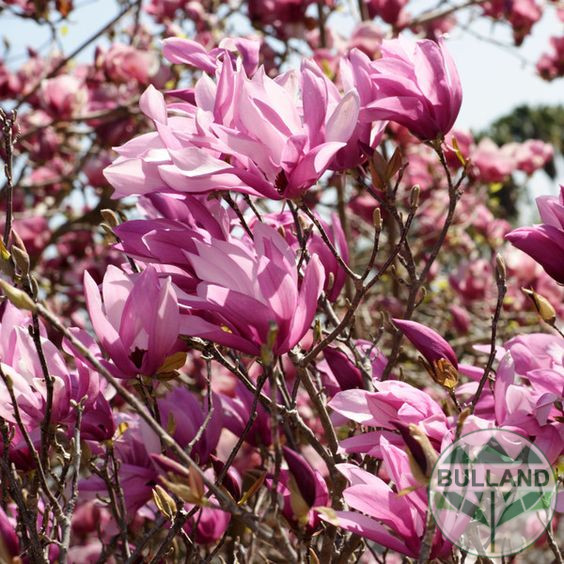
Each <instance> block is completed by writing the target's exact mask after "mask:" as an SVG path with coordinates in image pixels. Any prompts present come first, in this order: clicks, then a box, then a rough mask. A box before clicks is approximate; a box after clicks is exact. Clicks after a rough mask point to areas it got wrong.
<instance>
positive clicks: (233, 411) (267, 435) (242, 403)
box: [219, 382, 272, 447]
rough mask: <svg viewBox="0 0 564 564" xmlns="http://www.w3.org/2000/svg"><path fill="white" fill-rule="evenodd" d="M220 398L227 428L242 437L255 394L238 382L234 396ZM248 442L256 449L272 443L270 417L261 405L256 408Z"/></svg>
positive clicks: (222, 395)
mask: <svg viewBox="0 0 564 564" xmlns="http://www.w3.org/2000/svg"><path fill="white" fill-rule="evenodd" d="M219 397H220V399H221V405H222V408H223V420H224V425H225V428H226V429H229V431H231V432H232V433H233V434H234V435H235V436H237V437H240V436H241V435H242V433H243V430H244V429H245V426H246V425H247V423H248V421H249V418H250V417H251V408H252V406H253V400H254V394H253V393H252V392H250V391H249V390H248V389H247V388H246V387H245V386H244V385H243V384H242V383H241V382H237V383H236V385H235V389H234V390H233V395H227V394H220V396H219ZM246 441H247V443H249V444H250V445H252V446H255V447H258V446H261V445H263V446H269V445H270V444H271V443H272V435H271V430H270V416H269V414H268V412H267V411H266V409H265V408H264V407H263V406H262V405H261V404H260V403H259V404H258V405H257V407H256V418H255V422H254V423H253V425H252V426H251V429H250V431H249V433H248V434H247V437H246Z"/></svg>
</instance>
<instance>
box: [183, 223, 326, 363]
mask: <svg viewBox="0 0 564 564" xmlns="http://www.w3.org/2000/svg"><path fill="white" fill-rule="evenodd" d="M253 236H254V240H253V245H252V246H247V245H246V244H244V243H243V242H238V241H230V242H224V241H219V240H217V239H213V238H212V239H211V241H210V242H204V241H196V242H195V245H196V249H197V251H196V252H195V253H186V256H187V257H188V258H189V260H190V263H191V265H192V268H193V269H194V272H195V280H196V281H197V285H196V286H195V288H194V289H193V290H192V291H191V292H190V293H188V292H183V293H180V294H179V301H180V304H181V307H182V312H183V313H184V315H182V320H181V323H180V327H181V333H182V334H184V335H190V336H197V337H202V338H205V339H209V340H211V341H215V342H216V343H219V344H222V345H225V346H228V347H232V348H235V349H237V350H240V351H242V352H244V353H247V354H251V355H259V354H260V353H261V348H262V347H263V345H266V344H267V343H268V338H269V335H270V333H271V330H272V328H273V327H275V328H276V338H275V341H274V343H273V350H272V352H273V353H274V354H276V355H280V354H284V353H286V352H288V351H289V350H290V349H291V348H292V347H293V346H294V345H296V344H297V343H298V342H299V341H300V339H301V338H302V337H303V336H304V335H305V333H306V332H307V330H308V329H309V327H310V325H311V322H312V320H313V316H314V315H315V311H316V309H317V299H318V297H319V295H320V293H321V289H322V288H323V282H324V273H323V267H322V265H321V262H320V260H319V258H318V257H317V256H316V255H313V256H312V257H311V260H310V261H309V263H308V265H307V266H306V268H305V271H304V276H303V280H302V281H301V283H300V282H299V280H298V273H297V269H296V257H295V254H294V252H293V251H292V249H291V248H290V247H289V245H288V244H287V243H286V241H285V240H284V239H283V238H282V236H281V235H280V234H279V233H278V232H277V231H276V230H275V229H273V228H272V227H269V226H267V225H264V224H262V223H259V224H257V225H255V227H254V231H253Z"/></svg>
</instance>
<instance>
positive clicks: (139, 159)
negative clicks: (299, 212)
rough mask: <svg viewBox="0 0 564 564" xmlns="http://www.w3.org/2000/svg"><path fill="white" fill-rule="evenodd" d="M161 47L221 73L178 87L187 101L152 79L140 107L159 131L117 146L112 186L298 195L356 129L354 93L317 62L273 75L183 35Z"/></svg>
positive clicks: (119, 191) (122, 191)
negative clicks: (172, 98)
mask: <svg viewBox="0 0 564 564" xmlns="http://www.w3.org/2000/svg"><path fill="white" fill-rule="evenodd" d="M165 53H166V54H168V57H169V58H170V59H171V60H172V61H174V62H178V61H183V62H189V63H191V64H192V65H194V64H195V65H197V66H198V67H199V68H202V69H203V70H204V71H206V72H209V73H214V74H215V80H212V79H211V78H210V77H209V76H208V75H207V74H204V75H203V76H202V77H201V78H200V79H199V80H198V82H197V84H196V87H195V88H194V90H193V91H188V90H185V91H176V92H175V95H176V96H178V97H180V98H182V99H183V100H185V101H184V102H181V103H176V104H171V105H169V106H168V108H167V106H166V105H165V102H164V98H163V96H162V94H160V93H159V92H157V91H156V90H155V89H154V88H151V87H150V88H149V89H148V90H147V91H146V92H145V93H144V94H143V96H142V97H141V100H140V107H141V109H142V111H143V112H144V113H145V114H146V115H147V116H148V117H150V118H151V119H152V120H153V122H154V124H155V128H156V129H157V132H156V133H149V134H145V135H143V136H141V137H138V138H136V139H133V140H132V141H130V142H128V143H126V144H125V145H124V146H122V147H121V148H118V149H117V151H118V153H119V154H120V157H119V158H118V159H117V160H116V161H115V162H114V164H113V165H112V166H110V167H108V168H107V169H106V177H107V179H108V181H109V182H110V183H111V184H112V185H113V186H114V188H115V190H116V195H119V196H124V195H127V194H135V193H136V194H146V193H150V192H156V191H163V190H173V191H176V192H209V191H212V190H227V189H230V190H236V191H241V192H246V193H249V194H253V195H262V196H266V197H269V198H274V199H280V198H283V197H286V198H296V197H299V196H301V195H302V194H303V193H304V191H306V190H307V189H308V188H310V187H311V186H312V185H313V184H315V182H316V181H317V180H318V179H319V178H320V177H321V175H322V174H323V173H324V172H325V171H326V170H327V168H328V167H329V165H330V163H331V160H332V159H333V157H334V156H335V154H336V153H337V152H338V151H339V150H340V149H342V148H343V147H345V146H346V143H347V141H348V140H349V138H350V137H351V135H352V133H353V131H354V129H355V126H356V123H357V116H358V111H359V100H358V94H357V93H356V92H355V91H354V90H350V91H348V92H347V93H346V94H345V95H343V96H341V95H340V94H339V93H338V92H337V91H336V88H335V86H334V85H333V83H331V82H330V81H329V80H328V79H327V77H326V76H325V75H324V74H323V73H322V72H321V70H320V69H319V68H318V67H317V66H315V65H313V64H311V63H308V62H304V64H303V65H302V68H301V70H300V72H299V73H296V72H289V73H286V74H283V75H280V76H279V77H278V78H277V79H276V80H273V79H271V78H269V77H268V76H266V74H265V73H264V70H263V69H259V70H258V71H256V72H255V73H254V75H253V76H252V77H251V78H248V77H247V75H246V73H245V71H244V69H243V68H241V66H240V65H239V64H238V63H237V61H235V62H233V61H232V58H231V54H230V51H229V50H228V49H225V50H224V57H223V60H222V61H221V62H219V59H217V58H214V57H212V56H211V54H208V53H207V52H205V51H204V53H202V52H201V47H200V50H197V49H196V48H195V47H194V45H193V43H190V42H184V43H179V40H175V42H174V43H173V44H172V45H169V48H168V51H167V50H166V49H165ZM300 90H301V94H299V91H300ZM171 111H174V115H170V116H169V114H170V112H171Z"/></svg>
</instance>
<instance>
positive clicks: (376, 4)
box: [364, 0, 407, 26]
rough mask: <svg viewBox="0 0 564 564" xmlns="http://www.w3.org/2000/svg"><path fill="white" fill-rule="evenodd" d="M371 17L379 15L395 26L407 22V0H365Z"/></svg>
mask: <svg viewBox="0 0 564 564" xmlns="http://www.w3.org/2000/svg"><path fill="white" fill-rule="evenodd" d="M364 2H365V3H366V5H367V7H368V15H369V16H370V17H371V18H374V17H376V16H379V17H380V18H382V19H383V20H384V21H385V22H386V23H389V24H391V25H394V26H398V25H401V24H403V23H405V22H406V19H407V18H406V17H405V13H404V7H405V5H406V4H407V0H364Z"/></svg>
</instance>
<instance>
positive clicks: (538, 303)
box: [521, 288, 556, 325]
mask: <svg viewBox="0 0 564 564" xmlns="http://www.w3.org/2000/svg"><path fill="white" fill-rule="evenodd" d="M521 291H522V292H523V293H524V294H525V295H527V296H529V298H530V299H531V301H532V302H533V305H534V306H535V309H536V310H537V313H538V314H539V317H540V318H541V319H542V320H543V321H545V322H546V323H548V324H549V325H553V324H554V322H555V321H556V310H555V309H554V307H553V306H552V304H551V303H550V302H549V301H548V300H547V299H546V298H545V297H544V296H542V295H541V294H538V293H537V292H535V291H534V290H532V289H531V290H529V289H527V288H521Z"/></svg>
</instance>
